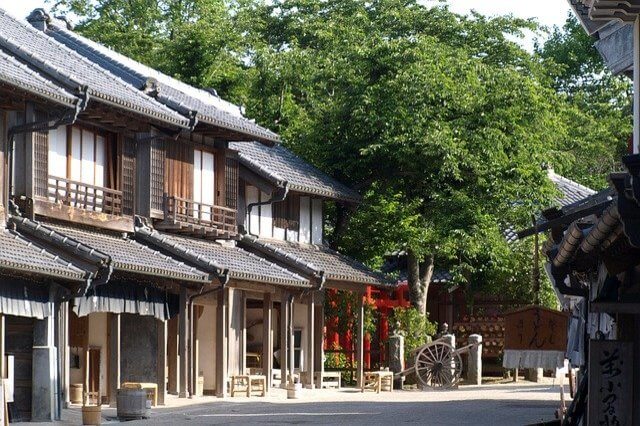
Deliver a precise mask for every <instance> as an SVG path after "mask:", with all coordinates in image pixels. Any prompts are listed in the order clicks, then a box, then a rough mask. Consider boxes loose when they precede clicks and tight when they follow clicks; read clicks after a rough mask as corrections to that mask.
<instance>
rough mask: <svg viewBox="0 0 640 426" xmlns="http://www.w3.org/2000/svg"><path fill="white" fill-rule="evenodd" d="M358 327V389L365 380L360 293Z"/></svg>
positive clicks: (362, 303)
mask: <svg viewBox="0 0 640 426" xmlns="http://www.w3.org/2000/svg"><path fill="white" fill-rule="evenodd" d="M357 309H358V325H357V327H358V328H357V335H356V339H357V340H356V345H357V346H356V362H357V363H358V375H357V377H358V388H360V389H362V381H363V379H364V297H363V295H362V294H360V293H358V307H357Z"/></svg>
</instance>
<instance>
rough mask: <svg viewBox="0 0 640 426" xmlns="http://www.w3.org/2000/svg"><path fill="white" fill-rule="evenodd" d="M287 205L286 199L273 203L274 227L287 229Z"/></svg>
mask: <svg viewBox="0 0 640 426" xmlns="http://www.w3.org/2000/svg"><path fill="white" fill-rule="evenodd" d="M287 207H288V203H287V202H286V201H281V202H279V203H273V226H275V227H276V228H281V229H287V227H288V224H289V221H288V218H287Z"/></svg>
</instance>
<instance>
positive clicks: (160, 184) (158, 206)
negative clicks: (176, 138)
mask: <svg viewBox="0 0 640 426" xmlns="http://www.w3.org/2000/svg"><path fill="white" fill-rule="evenodd" d="M164 162H165V152H164V141H163V140H158V139H154V140H153V141H152V142H151V210H157V211H158V212H162V200H163V195H164Z"/></svg>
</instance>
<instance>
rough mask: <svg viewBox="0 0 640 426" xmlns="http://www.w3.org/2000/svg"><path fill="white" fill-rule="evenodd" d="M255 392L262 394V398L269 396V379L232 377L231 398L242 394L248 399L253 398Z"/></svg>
mask: <svg viewBox="0 0 640 426" xmlns="http://www.w3.org/2000/svg"><path fill="white" fill-rule="evenodd" d="M253 391H257V392H260V396H265V395H266V394H267V378H266V377H265V376H263V375H258V374H255V375H250V374H236V375H233V376H231V390H230V392H229V393H230V394H231V396H235V395H236V393H238V392H242V393H244V394H245V395H246V396H247V397H250V396H251V393H252V392H253Z"/></svg>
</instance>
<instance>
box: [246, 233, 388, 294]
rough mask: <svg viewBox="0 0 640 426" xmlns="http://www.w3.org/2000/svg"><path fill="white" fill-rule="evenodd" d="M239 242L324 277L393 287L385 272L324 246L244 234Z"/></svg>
mask: <svg viewBox="0 0 640 426" xmlns="http://www.w3.org/2000/svg"><path fill="white" fill-rule="evenodd" d="M241 244H246V245H247V247H252V246H253V247H259V250H260V251H261V252H262V253H268V254H269V255H270V256H273V257H274V258H281V259H282V260H283V261H291V260H294V261H296V262H300V263H302V264H304V265H306V266H307V267H309V268H312V269H314V270H316V271H318V272H320V271H321V272H323V273H324V276H325V278H326V279H327V280H332V281H346V282H354V283H360V284H365V285H374V286H378V287H394V285H395V284H394V283H393V282H392V281H390V280H389V278H388V277H386V276H385V275H383V274H381V273H379V272H375V271H373V270H371V269H370V268H368V267H367V266H366V265H364V264H362V263H360V262H358V261H356V260H354V259H351V258H350V257H347V256H345V255H343V254H340V253H338V252H337V251H334V250H331V249H330V248H328V247H326V246H321V245H313V244H299V243H293V242H289V241H278V240H265V239H261V238H253V237H245V238H243V239H242V241H241Z"/></svg>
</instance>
